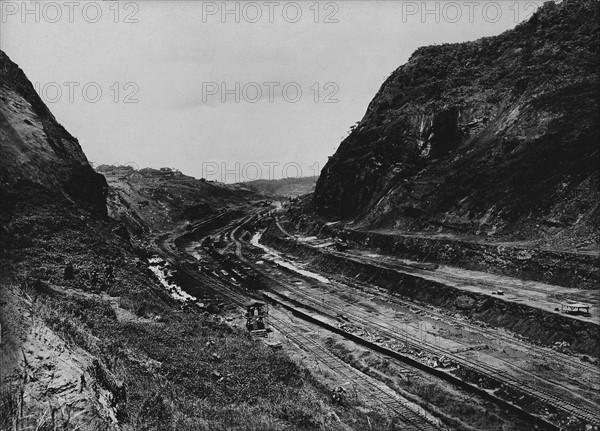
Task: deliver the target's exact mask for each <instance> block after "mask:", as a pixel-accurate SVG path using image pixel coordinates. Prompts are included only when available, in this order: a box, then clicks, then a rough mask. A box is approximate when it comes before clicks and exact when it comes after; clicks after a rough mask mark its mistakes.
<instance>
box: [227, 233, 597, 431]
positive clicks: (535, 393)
mask: <svg viewBox="0 0 600 431" xmlns="http://www.w3.org/2000/svg"><path fill="white" fill-rule="evenodd" d="M241 225H243V224H240V225H238V226H236V227H235V228H234V229H233V230H232V231H231V235H230V237H232V238H233V239H234V240H235V241H236V242H238V241H239V240H238V239H237V238H236V237H235V233H236V232H237V230H238V229H239V228H240V227H241ZM240 257H241V256H240ZM241 258H242V259H244V258H243V257H241ZM244 260H245V261H246V263H247V264H249V265H251V266H253V267H254V269H255V270H257V271H259V272H261V273H262V274H263V276H266V277H267V278H269V279H271V280H272V281H273V282H275V283H277V284H279V285H281V286H283V287H285V288H286V289H288V290H292V291H296V292H297V293H298V291H299V289H298V288H297V287H296V286H294V285H293V284H291V283H285V282H283V281H282V280H280V279H278V278H276V277H273V276H272V275H271V274H269V273H267V272H265V271H264V270H262V268H258V267H256V265H253V263H252V262H250V261H248V260H246V259H244ZM300 293H301V294H302V295H303V296H304V297H306V296H307V292H306V291H302V292H300ZM331 299H336V298H331ZM313 303H314V305H315V307H314V308H317V309H321V310H323V308H326V309H329V310H330V311H332V312H333V316H331V317H333V318H335V317H336V316H337V315H339V314H345V315H346V316H349V310H348V307H346V308H343V309H342V308H339V307H334V306H331V305H328V304H323V303H322V302H320V301H313ZM356 313H357V312H356V311H355V312H354V314H352V315H351V316H349V317H354V318H355V319H356V321H357V322H362V323H363V324H364V325H365V326H367V327H377V328H378V331H379V333H381V334H383V335H385V336H386V337H388V338H390V339H393V340H396V341H398V342H407V341H408V339H409V338H410V342H409V344H410V345H411V346H412V347H413V348H416V349H418V350H421V351H423V350H425V351H427V352H428V353H432V354H435V355H444V356H446V357H449V358H451V359H452V360H454V361H455V362H457V363H459V364H460V365H461V366H463V367H466V368H469V369H472V370H474V371H477V372H478V373H480V374H482V375H484V376H486V377H488V378H490V379H492V380H494V381H497V382H499V383H500V384H503V385H504V386H506V387H509V388H511V389H513V390H515V391H517V392H519V393H523V394H527V395H529V396H531V397H532V398H534V399H537V400H540V401H542V402H544V403H546V404H547V405H549V406H552V407H553V408H555V409H557V410H559V411H562V412H563V413H566V414H568V415H571V416H574V417H577V418H579V419H581V420H583V421H585V422H587V423H589V424H592V425H596V426H598V425H600V419H599V418H598V415H597V413H596V412H594V411H592V410H591V409H588V408H587V407H583V406H580V405H575V404H574V403H571V402H569V401H567V400H564V399H561V398H559V397H557V396H556V395H555V394H554V393H551V392H549V391H548V390H546V389H543V388H539V387H531V386H528V385H527V382H524V381H519V380H516V379H515V378H514V377H512V376H510V375H509V374H507V373H505V372H503V371H499V370H497V369H495V368H492V367H490V366H488V365H486V364H484V363H481V362H475V361H472V360H469V359H468V358H465V357H464V356H461V355H457V354H452V353H451V352H448V351H446V350H443V349H440V348H438V347H436V346H434V345H432V344H431V343H427V342H423V341H422V340H419V339H418V338H415V337H413V336H408V334H405V337H398V336H397V335H396V334H394V333H392V332H390V330H389V329H388V328H387V327H384V326H382V325H381V324H378V323H376V322H373V316H364V315H363V316H361V315H360V314H361V312H360V311H358V314H356ZM530 377H536V376H534V375H532V374H530Z"/></svg>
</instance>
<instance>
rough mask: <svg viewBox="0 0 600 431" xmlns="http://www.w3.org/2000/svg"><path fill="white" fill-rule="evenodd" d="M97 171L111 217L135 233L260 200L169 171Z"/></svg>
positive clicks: (238, 188)
mask: <svg viewBox="0 0 600 431" xmlns="http://www.w3.org/2000/svg"><path fill="white" fill-rule="evenodd" d="M96 170H97V171H98V172H99V173H101V174H103V175H104V176H105V177H106V180H107V181H108V185H109V186H110V189H109V193H108V212H109V215H110V216H111V217H113V218H116V219H118V220H121V221H123V222H125V223H126V225H127V226H128V228H129V229H130V230H131V231H133V232H141V231H144V230H147V229H151V230H156V229H163V230H164V229H168V228H169V226H171V225H172V224H175V223H180V222H181V221H186V220H187V221H194V220H198V219H200V218H203V217H206V216H208V215H210V214H212V213H213V212H216V211H218V210H221V209H226V208H229V207H234V206H236V205H241V204H244V203H246V202H247V201H248V200H253V199H258V198H259V197H258V196H256V195H255V193H254V192H253V191H252V190H249V189H248V188H244V187H242V186H240V185H226V184H222V183H218V182H214V181H207V180H205V179H196V178H194V177H190V176H188V175H184V174H182V173H181V172H179V171H177V170H172V169H170V168H161V169H151V168H145V169H140V170H136V169H134V168H133V167H131V166H112V165H100V166H98V167H96Z"/></svg>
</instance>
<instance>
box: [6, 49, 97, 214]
mask: <svg viewBox="0 0 600 431" xmlns="http://www.w3.org/2000/svg"><path fill="white" fill-rule="evenodd" d="M0 191H1V193H2V207H3V210H2V211H3V213H4V212H5V211H8V210H9V209H10V208H9V206H10V205H11V204H12V203H14V202H15V201H16V200H20V199H22V198H26V197H28V196H29V197H31V196H32V195H35V194H47V195H60V196H61V197H66V198H67V199H70V200H74V201H76V202H78V203H81V204H83V205H84V206H86V207H87V208H88V209H89V210H91V211H92V212H93V213H96V214H98V215H105V214H106V203H105V198H106V192H107V186H106V181H105V180H104V177H103V176H102V175H99V174H97V173H95V172H94V170H93V169H92V167H91V166H90V165H89V163H88V160H87V158H86V157H85V154H83V151H82V150H81V147H80V146H79V143H78V142H77V139H75V138H74V137H73V136H71V135H70V134H69V132H67V131H66V130H65V129H64V128H63V127H62V126H61V125H60V124H59V123H58V122H57V121H56V120H55V118H54V116H53V115H52V113H51V112H50V110H49V109H48V108H47V107H46V105H45V104H44V103H43V102H42V100H41V99H40V98H39V97H38V95H37V93H36V92H35V90H34V88H33V85H32V84H31V82H29V80H28V79H27V77H26V76H25V74H24V73H23V71H22V70H21V69H20V68H19V67H18V66H17V65H16V64H15V63H13V62H12V61H11V60H10V59H9V58H8V56H7V55H6V54H5V53H4V52H2V51H0Z"/></svg>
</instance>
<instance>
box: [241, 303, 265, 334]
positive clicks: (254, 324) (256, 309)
mask: <svg viewBox="0 0 600 431" xmlns="http://www.w3.org/2000/svg"><path fill="white" fill-rule="evenodd" d="M243 305H244V308H246V313H245V314H244V317H245V318H246V329H247V330H248V331H249V332H250V333H251V334H252V335H256V336H261V337H266V336H267V332H268V329H269V328H268V322H267V318H268V316H269V306H268V305H267V303H265V302H262V301H257V300H254V299H253V300H250V301H248V302H245V303H244V304H243Z"/></svg>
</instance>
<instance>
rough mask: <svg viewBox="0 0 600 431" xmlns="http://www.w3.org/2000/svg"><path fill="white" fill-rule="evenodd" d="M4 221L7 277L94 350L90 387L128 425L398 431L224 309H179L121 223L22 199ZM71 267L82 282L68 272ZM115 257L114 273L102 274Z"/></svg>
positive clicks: (58, 327) (56, 326)
mask: <svg viewBox="0 0 600 431" xmlns="http://www.w3.org/2000/svg"><path fill="white" fill-rule="evenodd" d="M7 216H9V217H8V218H7ZM2 217H3V220H2V224H3V225H4V226H5V227H6V230H5V231H4V236H3V238H2V240H3V244H4V245H5V246H7V247H6V248H5V249H4V250H3V253H2V262H1V264H2V266H1V268H2V270H1V274H0V275H1V280H2V285H3V286H5V287H6V286H7V285H14V286H19V289H20V290H21V291H22V292H23V294H25V293H27V294H28V295H29V296H30V297H31V298H33V309H34V313H35V315H36V316H37V317H39V318H42V319H43V320H44V322H45V324H46V325H48V326H49V327H50V328H51V329H52V330H53V331H54V332H55V333H56V334H58V335H59V336H60V337H61V338H62V339H63V340H65V341H66V342H67V344H68V345H69V346H71V347H72V348H73V349H76V348H81V349H83V350H85V351H86V352H89V353H90V354H91V355H93V356H94V357H95V362H94V364H95V365H94V367H93V368H94V369H93V370H91V371H90V373H91V375H92V376H93V377H94V380H95V382H94V383H90V382H88V384H90V385H92V384H94V385H99V386H101V387H103V388H104V389H106V390H109V391H110V392H112V393H113V397H112V403H111V404H112V407H113V408H114V409H115V411H116V414H117V418H118V419H119V422H120V423H121V424H122V425H124V426H125V429H136V430H171V429H176V430H203V429H206V430H209V429H210V430H218V429H227V430H234V429H240V430H282V429H290V430H292V429H299V430H300V429H305V430H314V429H328V430H345V429H350V428H351V429H365V430H366V429H386V428H387V427H388V426H391V428H387V429H393V424H390V423H388V422H387V421H386V419H385V418H383V417H381V416H379V415H377V414H374V413H369V414H363V413H359V411H358V410H357V409H356V406H354V405H345V406H342V405H337V404H336V405H334V404H332V402H331V398H330V395H329V392H328V390H327V389H326V388H324V387H322V386H321V385H319V384H318V383H317V382H316V381H315V379H314V378H313V377H311V376H310V375H309V374H308V372H307V371H306V370H304V369H302V368H301V367H299V366H298V365H296V364H295V363H293V362H292V361H291V360H290V359H289V358H288V357H286V356H285V355H284V354H282V353H279V352H275V351H272V350H270V349H269V348H267V347H266V346H264V345H263V344H262V343H260V342H256V341H255V340H253V339H252V338H250V337H249V336H248V335H247V334H246V333H244V332H241V331H239V330H236V329H232V328H231V327H229V326H227V325H225V324H223V323H221V322H220V320H221V319H220V318H219V317H215V316H210V315H201V316H199V315H196V314H191V313H187V312H183V311H181V310H180V309H179V307H178V306H177V305H176V304H173V303H172V300H171V299H170V298H169V297H168V296H166V294H164V293H163V292H162V290H161V289H160V287H159V284H158V282H157V280H156V279H154V278H153V276H152V275H151V274H150V273H149V272H148V271H147V270H145V269H144V266H145V265H143V264H142V263H141V262H142V261H143V259H144V258H145V253H144V251H143V250H136V249H134V248H133V247H132V246H130V245H128V244H127V243H126V241H125V240H123V239H121V238H119V237H117V236H116V235H115V234H113V233H112V231H111V228H112V227H113V226H114V224H113V222H110V221H108V222H107V221H99V220H97V219H94V218H92V217H90V216H89V214H88V213H87V212H85V211H82V210H80V209H79V208H78V207H76V206H73V205H70V204H68V203H66V202H60V201H59V202H48V201H45V202H29V203H16V204H15V205H14V206H13V207H12V208H11V213H10V214H7V213H6V212H3V214H2ZM15 244H18V247H17V246H15ZM69 263H70V264H73V265H74V267H75V269H76V270H75V278H74V279H73V280H65V279H64V269H65V267H66V266H67V265H68V264H69ZM108 263H110V264H112V265H113V266H114V273H115V280H114V281H106V282H104V276H103V274H104V268H105V265H106V264H108ZM94 270H96V271H98V274H99V275H100V277H99V279H100V281H99V283H97V284H96V285H94V283H93V282H92V277H91V274H92V273H93V272H94ZM5 336H6V334H5ZM49 360H51V358H50V359H49ZM214 371H217V372H218V373H219V374H220V376H221V377H223V379H222V380H221V379H220V378H216V377H215V376H214V375H213V372H214ZM15 380H16V383H18V382H20V383H21V384H23V382H22V381H21V380H19V379H15ZM13 382H14V381H13ZM5 383H6V382H5ZM25 386H26V385H25ZM5 395H6V394H5ZM5 398H6V397H4V399H5ZM8 413H9V412H7V411H6V410H5V411H3V415H5V416H4V419H6V418H7V417H6V415H7V414H8ZM102 422H103V420H102V418H99V420H98V421H96V424H95V425H94V427H95V428H90V427H91V425H90V426H88V425H89V424H88V425H84V428H83V429H98V428H97V427H98V423H102ZM0 423H1V420H0ZM60 423H61V418H60V417H58V416H57V417H56V419H55V425H60ZM104 423H105V424H106V426H108V425H109V424H108V422H107V421H105V420H104ZM348 425H349V426H350V428H349V427H348ZM67 428H68V427H67ZM4 429H7V428H4ZM59 429H60V427H59Z"/></svg>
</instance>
